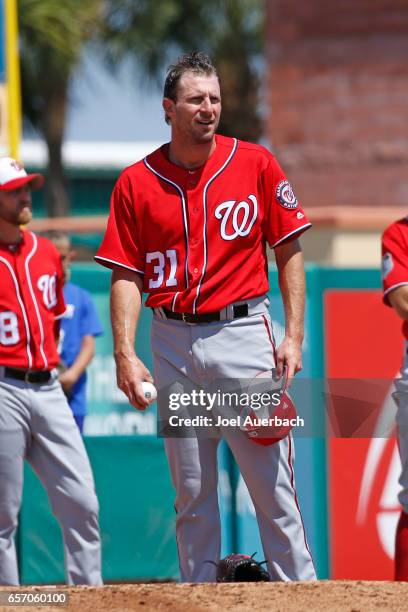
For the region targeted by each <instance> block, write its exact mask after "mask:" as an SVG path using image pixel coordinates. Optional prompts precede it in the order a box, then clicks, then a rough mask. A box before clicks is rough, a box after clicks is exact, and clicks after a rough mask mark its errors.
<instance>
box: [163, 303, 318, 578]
mask: <svg viewBox="0 0 408 612" xmlns="http://www.w3.org/2000/svg"><path fill="white" fill-rule="evenodd" d="M159 314H160V313H159ZM226 316H228V312H227V315H226ZM152 351H153V356H154V374H155V381H156V384H157V385H158V387H159V398H158V406H159V412H160V414H161V416H162V418H163V419H165V418H166V416H168V414H169V413H168V409H167V408H168V406H167V405H165V404H166V401H167V400H168V394H169V393H173V392H175V391H178V392H179V391H180V390H188V389H191V388H192V386H194V387H195V388H197V387H200V388H203V389H208V388H212V389H214V383H216V381H219V380H221V381H223V384H225V381H226V380H227V381H228V380H229V381H234V380H236V379H252V378H253V377H255V376H256V375H257V374H259V373H260V372H263V371H265V370H268V369H270V368H272V367H273V366H274V351H273V346H272V342H271V320H270V317H269V314H268V301H267V300H265V299H257V300H252V301H251V302H250V315H249V316H248V317H245V318H238V319H235V320H225V321H220V322H216V323H209V324H200V325H188V324H185V323H183V322H182V321H173V320H164V319H162V318H159V316H156V315H155V316H154V317H153V323H152ZM162 389H165V393H162V391H161V390H162ZM166 398H167V400H166ZM221 436H222V437H224V438H225V439H226V441H227V443H228V445H229V447H230V448H231V451H232V453H233V454H234V456H235V459H236V461H237V463H238V465H239V468H240V470H241V474H242V476H243V478H244V480H245V482H246V485H247V487H248V490H249V493H250V495H251V498H252V501H253V503H254V506H255V510H256V516H257V520H258V526H259V530H260V536H261V540H262V545H263V549H264V554H265V558H266V559H267V561H268V570H269V573H270V575H271V579H272V580H286V581H289V580H314V579H316V573H315V569H314V566H313V561H312V557H311V554H310V551H309V548H308V545H307V541H306V536H305V532H304V528H303V522H302V517H301V514H300V510H299V505H298V501H297V496H296V490H295V480H294V472H293V461H294V448H293V440H292V438H291V437H287V438H285V439H283V440H281V441H280V442H279V443H277V444H274V445H272V446H260V445H257V444H255V443H254V442H251V441H250V440H249V439H248V438H247V436H246V435H245V433H244V432H242V431H241V430H240V429H239V428H237V427H226V428H222V427H221V428H220V431H219V435H214V429H212V431H211V435H209V436H208V437H205V435H204V436H201V435H200V436H196V437H167V438H166V439H165V448H166V453H167V457H168V462H169V466H170V472H171V477H172V481H173V484H174V487H175V489H176V499H175V510H176V515H177V516H176V537H177V546H178V554H179V565H180V575H181V580H182V581H183V582H214V581H215V577H216V575H215V572H216V569H215V567H214V565H212V564H211V563H206V561H208V560H211V561H214V562H217V561H219V559H220V550H221V527H220V514H219V506H218V495H217V481H218V470H217V447H218V444H219V441H220V438H221ZM231 552H246V553H248V552H253V551H231Z"/></svg>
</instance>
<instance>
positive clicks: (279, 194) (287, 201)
mask: <svg viewBox="0 0 408 612" xmlns="http://www.w3.org/2000/svg"><path fill="white" fill-rule="evenodd" d="M276 199H277V200H278V202H279V204H280V205H281V206H283V207H284V208H288V209H292V208H297V205H298V201H297V198H296V196H295V194H294V193H293V189H292V187H291V186H290V183H289V181H281V182H280V183H279V185H278V186H277V188H276Z"/></svg>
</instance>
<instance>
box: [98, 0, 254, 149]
mask: <svg viewBox="0 0 408 612" xmlns="http://www.w3.org/2000/svg"><path fill="white" fill-rule="evenodd" d="M104 7H105V17H104V24H105V25H104V28H103V30H102V32H101V38H102V41H103V45H104V47H103V48H104V52H105V54H106V57H107V61H108V63H109V65H110V66H111V67H112V68H115V67H117V66H118V65H120V62H121V60H123V58H125V57H127V58H133V59H134V62H135V68H139V69H140V66H142V68H143V72H144V74H145V75H146V74H147V75H149V76H150V77H152V78H153V79H155V80H157V82H158V83H160V85H162V84H163V74H162V72H163V65H164V63H165V62H166V61H167V62H169V61H171V60H174V58H175V56H176V55H177V53H179V52H180V51H186V50H187V51H190V50H192V49H200V50H201V51H206V52H207V53H209V54H210V55H211V57H212V59H213V60H214V63H215V65H216V66H217V70H218V73H219V76H220V80H221V83H222V91H223V112H222V119H221V124H220V131H221V132H222V133H224V134H226V135H234V136H238V137H239V138H242V139H247V140H252V141H257V140H259V138H260V137H261V135H262V121H261V116H260V108H259V89H260V82H259V77H258V69H257V66H256V60H257V58H261V56H262V40H263V18H264V3H263V0H223V1H222V2H220V1H219V0H206V2H203V1H202V0H154V2H152V1H150V0H138V1H136V0H106V2H105V5H104Z"/></svg>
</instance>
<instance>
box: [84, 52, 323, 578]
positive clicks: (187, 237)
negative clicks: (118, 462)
mask: <svg viewBox="0 0 408 612" xmlns="http://www.w3.org/2000/svg"><path fill="white" fill-rule="evenodd" d="M163 108H164V112H165V117H166V121H167V122H168V123H169V124H170V126H171V142H170V143H168V144H165V145H163V146H162V147H160V148H159V149H158V150H156V151H154V152H153V153H152V154H151V155H148V156H147V157H146V158H145V159H144V160H143V161H141V162H138V163H136V164H134V165H133V166H130V167H129V168H127V169H126V170H125V171H124V172H123V173H122V175H121V176H120V178H119V180H118V182H117V184H116V186H115V188H114V191H113V194H112V201H111V211H110V216H109V222H108V227H107V231H106V234H105V237H104V240H103V242H102V245H101V247H100V249H99V251H98V254H97V257H96V259H97V261H98V262H99V263H101V264H103V265H105V266H108V267H110V268H112V270H113V273H112V285H111V318H112V328H113V335H114V353H115V359H116V366H117V379H118V384H119V387H120V388H121V389H122V390H123V391H124V392H125V393H126V395H127V397H128V398H129V401H130V403H131V404H132V405H133V406H135V407H136V408H140V409H144V408H145V407H146V406H147V404H148V401H147V400H146V399H145V398H144V396H143V393H142V388H141V381H143V380H146V381H152V377H151V374H150V372H149V371H148V370H147V369H146V367H145V365H144V364H143V363H142V362H141V361H140V360H139V359H138V357H137V356H136V353H135V351H134V348H133V347H134V339H135V330H136V325H137V320H138V317H139V312H140V308H141V299H142V294H143V292H146V293H147V294H148V298H147V302H146V305H147V306H150V307H151V308H152V309H153V312H154V316H153V324H152V352H153V357H154V373H155V378H156V380H157V383H158V385H159V399H158V407H159V411H160V413H161V414H166V410H167V408H168V399H169V394H168V393H167V395H166V394H164V396H163V394H161V393H160V389H165V388H166V389H167V391H170V392H173V391H177V390H183V389H184V390H185V389H189V388H191V385H193V386H197V387H200V388H201V389H208V388H210V387H211V385H212V384H213V383H214V382H215V381H217V380H221V379H222V380H230V381H234V380H237V379H244V378H246V379H252V378H254V377H255V376H256V375H257V374H259V373H260V372H263V371H265V370H268V369H271V368H273V367H274V366H275V365H276V366H277V368H278V372H279V373H280V374H281V373H282V371H283V368H284V366H286V367H287V370H288V373H289V376H293V375H294V374H295V373H296V372H297V371H298V370H300V368H301V344H302V339H303V310H304V294H305V287H304V270H303V259H302V254H301V250H300V247H299V244H298V241H297V237H298V236H299V234H301V233H302V232H303V231H304V230H305V229H306V228H308V227H309V226H310V223H309V222H308V220H307V218H306V216H305V213H304V212H303V211H302V209H301V207H300V205H299V203H298V201H297V199H296V197H295V195H294V194H293V191H292V189H291V187H290V185H289V183H288V181H287V179H286V177H285V175H284V174H283V172H282V170H281V168H280V167H279V165H278V163H277V162H276V160H275V158H274V157H273V155H271V154H270V153H269V152H268V151H267V150H266V149H265V148H263V147H261V146H258V145H255V144H250V143H247V142H239V141H237V140H236V139H234V138H226V137H223V136H220V135H218V134H216V129H217V126H218V122H219V117H220V112H221V96H220V86H219V82H218V77H217V73H216V70H215V68H214V66H213V65H212V64H211V61H210V59H209V58H208V56H206V55H204V54H202V53H196V52H195V53H192V54H190V55H186V56H183V57H182V58H180V60H179V62H178V63H177V64H176V65H174V66H171V67H170V69H169V72H168V74H167V78H166V83H165V87H164V99H163ZM267 243H269V244H270V246H271V247H273V248H274V249H275V255H276V260H277V265H278V270H279V279H280V287H281V291H282V296H283V301H284V306H285V313H286V335H285V338H284V340H283V342H282V344H281V345H280V347H279V348H278V349H277V351H276V362H275V350H274V346H273V334H272V329H271V319H270V316H269V313H268V300H267V299H266V293H267V291H268V262H267V255H266V244H267ZM221 436H223V437H224V438H225V439H226V441H227V443H228V445H229V446H230V448H231V450H232V452H233V454H234V456H235V458H236V460H237V462H238V464H239V467H240V470H241V473H242V475H243V478H244V479H245V482H246V484H247V486H248V489H249V492H250V495H251V497H252V500H253V503H254V506H255V509H256V513H257V519H258V524H259V528H260V534H261V538H262V543H263V548H264V552H265V556H266V559H267V562H268V569H269V572H270V575H271V577H272V579H273V580H312V579H315V577H316V575H315V570H314V567H313V562H312V559H311V555H310V552H309V549H308V545H307V542H306V537H305V534H304V530H303V525H302V518H301V515H300V511H299V507H298V503H297V497H296V492H295V489H294V474H293V454H294V451H293V442H292V438H291V437H290V436H288V437H286V438H285V439H283V440H281V441H280V442H279V443H277V444H274V445H271V446H261V445H257V444H254V443H253V442H252V441H251V440H250V439H249V438H248V437H247V436H246V435H245V433H244V432H242V431H241V430H240V429H239V428H238V427H226V428H223V427H221V428H219V430H217V432H216V434H214V431H212V432H211V435H208V436H203V437H201V436H198V435H197V436H191V437H176V436H174V437H167V438H166V439H165V447H166V453H167V457H168V461H169V466H170V471H171V476H172V480H173V483H174V486H175V489H176V500H175V509H176V514H177V518H176V531H177V545H178V553H179V564H180V573H181V579H182V581H187V582H211V581H214V580H215V579H216V568H215V566H214V565H213V564H211V563H206V561H207V560H211V561H213V562H217V561H218V560H219V557H220V516H219V508H218V498H217V477H218V475H217V447H218V445H219V441H220V437H221Z"/></svg>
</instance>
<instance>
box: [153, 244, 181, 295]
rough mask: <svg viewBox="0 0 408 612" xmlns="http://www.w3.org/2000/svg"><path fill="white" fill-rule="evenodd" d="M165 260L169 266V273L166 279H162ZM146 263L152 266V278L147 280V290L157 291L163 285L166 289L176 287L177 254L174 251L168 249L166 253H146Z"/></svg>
mask: <svg viewBox="0 0 408 612" xmlns="http://www.w3.org/2000/svg"><path fill="white" fill-rule="evenodd" d="M166 260H167V261H168V262H169V264H170V273H169V276H168V278H167V279H166V280H165V279H164V273H165V270H166ZM146 263H148V264H150V263H151V264H153V274H154V277H152V278H149V289H158V288H159V287H161V286H162V285H163V282H164V281H165V282H164V285H165V286H166V287H176V286H177V279H176V272H177V253H176V251H175V249H169V250H167V251H166V253H165V254H164V253H161V252H160V251H153V252H152V253H146Z"/></svg>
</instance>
